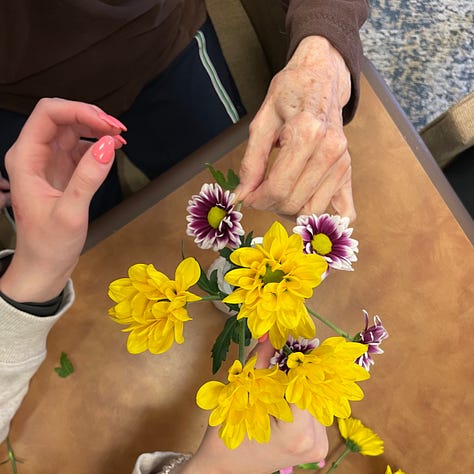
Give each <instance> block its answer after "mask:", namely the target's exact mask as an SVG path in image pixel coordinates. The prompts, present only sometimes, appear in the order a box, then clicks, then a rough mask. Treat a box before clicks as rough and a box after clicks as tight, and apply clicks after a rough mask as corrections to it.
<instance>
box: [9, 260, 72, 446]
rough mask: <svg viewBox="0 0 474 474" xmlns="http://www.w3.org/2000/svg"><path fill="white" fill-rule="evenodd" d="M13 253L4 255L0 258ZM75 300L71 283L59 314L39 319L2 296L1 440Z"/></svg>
mask: <svg viewBox="0 0 474 474" xmlns="http://www.w3.org/2000/svg"><path fill="white" fill-rule="evenodd" d="M10 253H11V252H8V251H2V252H0V259H2V258H5V257H6V256H7V255H8V254H10ZM73 300H74V290H73V287H72V283H71V282H69V283H68V284H67V286H66V288H65V290H64V296H63V301H62V302H61V305H60V307H59V309H58V311H57V312H56V314H54V315H52V316H47V317H39V316H35V315H32V314H29V313H27V312H25V311H21V310H19V309H17V308H15V307H14V306H12V305H11V304H9V303H8V302H7V301H5V300H4V299H3V298H1V297H0V333H1V334H2V338H1V340H0V387H1V388H0V441H3V439H4V438H5V437H6V436H7V434H8V428H9V425H10V421H11V419H12V418H13V416H14V415H15V413H16V411H17V409H18V407H19V406H20V404H21V402H22V400H23V397H24V396H25V394H26V392H27V390H28V384H29V382H30V379H31V377H32V376H33V375H34V374H35V372H36V371H37V370H38V368H39V366H40V365H41V363H42V362H43V360H44V358H45V357H46V338H47V336H48V333H49V331H50V330H51V328H52V327H53V325H54V324H55V323H56V322H57V321H58V319H59V318H60V317H61V316H62V315H63V314H64V313H65V312H66V311H67V309H68V308H69V307H70V306H71V304H72V302H73Z"/></svg>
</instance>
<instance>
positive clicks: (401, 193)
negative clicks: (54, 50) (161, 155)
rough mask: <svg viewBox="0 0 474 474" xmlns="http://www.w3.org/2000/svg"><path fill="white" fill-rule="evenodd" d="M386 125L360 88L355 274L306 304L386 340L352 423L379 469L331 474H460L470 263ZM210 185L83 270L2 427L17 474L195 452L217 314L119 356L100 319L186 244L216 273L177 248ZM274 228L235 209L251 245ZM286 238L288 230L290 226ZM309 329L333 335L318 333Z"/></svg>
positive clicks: (104, 468) (468, 397)
mask: <svg viewBox="0 0 474 474" xmlns="http://www.w3.org/2000/svg"><path fill="white" fill-rule="evenodd" d="M370 74H371V73H370V70H369V71H368V73H367V74H366V77H367V76H368V77H369V79H370ZM394 114H395V115H396V111H395V112H393V111H391V112H390V113H389V111H387V109H386V107H384V105H383V103H382V102H381V100H380V98H379V97H378V96H377V94H376V93H375V92H374V88H373V87H372V86H371V85H370V83H369V82H368V81H367V79H366V78H363V81H362V96H361V104H360V108H359V111H358V114H357V117H356V118H355V119H354V121H353V122H352V123H351V124H350V125H349V126H348V127H347V135H348V139H349V143H350V151H351V155H352V157H353V170H354V193H355V199H356V206H357V209H358V219H357V221H356V222H355V224H354V227H355V230H354V237H355V238H357V239H358V240H359V242H360V244H359V245H360V254H359V262H357V263H356V265H355V272H338V273H332V274H331V275H330V277H329V278H328V280H327V281H325V282H324V283H323V284H322V286H321V287H320V288H319V289H317V290H316V292H315V296H314V298H313V301H312V303H311V304H312V307H313V308H314V309H316V310H318V311H319V312H320V313H321V314H326V315H328V316H330V317H331V318H332V319H333V320H334V322H336V323H339V324H340V325H341V326H343V327H344V328H346V329H347V330H348V331H349V332H350V333H354V332H356V331H358V330H360V329H361V328H362V313H361V310H362V309H363V308H365V309H367V310H368V311H369V314H370V315H371V316H372V315H374V314H379V315H380V316H381V317H382V319H383V322H384V325H385V326H386V327H387V329H388V330H389V332H390V338H389V339H388V340H387V341H385V343H384V346H383V348H384V349H385V354H384V355H382V356H379V357H378V358H377V360H376V365H375V367H374V368H373V369H372V372H371V373H372V376H373V378H372V379H371V380H369V381H367V382H363V383H362V387H363V388H364V391H365V394H366V396H365V399H364V400H363V401H361V402H357V403H354V404H353V410H354V415H355V416H357V417H360V418H361V419H362V420H363V421H364V422H365V423H366V424H367V425H369V426H371V427H372V428H373V429H374V430H375V431H377V432H378V433H379V434H380V435H381V437H382V438H383V439H384V440H385V454H384V455H382V456H380V457H378V458H364V457H362V456H357V455H351V456H349V458H348V460H346V461H344V462H343V463H342V464H341V466H340V467H339V469H338V471H337V472H338V473H340V474H344V473H359V472H360V473H368V474H371V473H373V474H376V473H377V474H379V473H382V474H383V473H384V472H385V466H386V464H387V463H390V464H391V465H392V467H396V466H398V467H401V468H403V469H404V470H405V471H406V472H407V473H408V474H415V473H417V474H420V473H428V472H440V473H441V472H445V473H448V472H449V473H452V472H456V473H470V472H472V471H473V468H474V449H473V448H472V446H473V445H474V434H473V430H472V413H473V410H474V393H473V391H472V390H471V387H472V380H473V378H474V364H473V362H472V354H473V351H472V347H471V344H470V340H469V339H468V336H470V335H471V334H473V332H474V324H473V321H474V318H473V316H474V258H473V257H474V251H473V247H472V244H471V242H470V241H469V239H468V237H467V235H466V234H465V232H464V231H463V229H462V228H461V226H460V224H459V223H458V221H457V220H456V219H455V218H454V217H453V214H452V212H451V210H450V208H449V207H448V206H447V205H446V203H445V201H444V200H443V198H442V197H441V195H440V194H439V192H438V190H437V189H436V187H435V186H434V185H433V183H432V181H431V180H430V178H429V177H428V175H427V174H426V172H425V171H424V169H423V167H422V165H421V164H420V162H419V161H418V160H417V159H416V157H415V154H414V152H413V149H412V147H411V146H409V144H408V143H407V140H406V139H405V138H404V136H403V135H402V133H401V132H400V129H399V127H397V125H396V124H395V123H394V121H393V119H392V118H391V115H392V116H394ZM243 150H244V144H243V145H240V146H238V147H237V148H235V149H233V150H232V151H231V152H230V153H228V154H227V155H226V156H224V157H223V158H222V159H221V160H219V161H218V162H217V164H216V166H217V167H219V168H220V169H223V170H226V169H227V168H228V167H230V166H232V167H233V168H234V169H237V168H238V162H239V159H240V157H241V156H242V153H243ZM204 161H207V159H206V157H204V158H203V159H202V162H204ZM208 181H211V178H210V175H209V173H208V172H207V171H206V170H204V171H202V172H200V173H199V174H197V175H196V176H194V177H192V178H191V179H189V180H188V181H187V182H186V183H185V184H184V185H183V186H181V187H179V188H178V189H176V191H175V192H172V193H171V194H169V195H167V196H166V197H164V198H163V199H161V201H160V202H158V203H157V204H156V205H154V206H152V207H151V208H150V209H148V210H147V211H145V212H143V213H142V214H141V215H139V216H138V217H137V218H136V219H134V220H133V221H132V222H130V223H129V224H127V225H125V226H124V227H123V228H121V229H120V230H118V231H117V232H115V233H113V234H112V235H111V236H109V237H108V238H106V239H105V240H103V241H101V242H100V243H98V244H97V245H95V246H94V247H92V248H90V249H89V250H88V251H87V252H86V253H85V254H84V255H83V256H82V257H81V260H80V262H79V265H78V267H77V269H76V271H75V273H74V281H75V287H76V291H77V301H76V303H75V305H74V307H73V308H72V309H71V310H70V311H69V313H68V314H67V315H66V316H65V317H64V318H63V320H62V321H60V323H59V324H58V325H57V326H56V327H55V328H54V329H53V331H52V333H51V335H50V338H49V341H48V350H49V355H48V358H47V360H46V361H45V363H44V364H43V366H42V368H41V369H40V371H39V373H38V374H37V375H36V376H35V377H34V379H33V381H32V383H31V388H30V391H29V393H28V395H27V397H26V399H25V401H24V403H23V405H22V407H21V409H20V411H19V412H18V414H17V416H16V417H15V419H14V421H13V425H12V431H11V434H10V438H11V441H12V443H13V446H14V449H15V451H16V454H17V456H18V457H20V458H22V459H23V460H24V463H23V464H20V466H19V472H20V473H21V474H33V473H34V474H43V473H45V474H46V473H48V474H51V473H58V472H67V473H68V474H75V473H78V474H79V473H81V474H82V473H101V474H106V473H114V474H118V473H129V472H131V470H132V466H133V464H134V461H135V458H136V457H137V455H138V454H140V453H141V452H146V451H153V450H177V451H193V450H195V449H196V448H197V445H198V442H199V440H200V437H201V435H202V433H203V431H204V430H205V427H206V423H207V416H208V415H207V413H206V412H203V411H201V410H200V409H199V408H198V407H197V406H196V405H195V403H194V397H195V393H196V391H197V389H198V387H199V386H200V385H201V384H202V383H203V382H204V381H206V380H209V379H210V378H211V369H210V358H209V351H210V348H211V346H212V343H213V341H214V338H215V336H216V335H217V334H218V332H219V331H220V329H221V327H222V324H223V316H222V314H221V313H219V312H218V311H217V310H215V309H214V308H213V306H212V305H211V304H210V303H209V304H208V303H203V304H200V305H194V306H193V307H192V309H191V312H192V315H193V318H194V321H192V322H190V323H189V324H188V325H187V326H186V327H185V338H186V342H185V344H184V345H183V346H174V347H173V348H172V350H171V351H169V352H168V353H166V354H164V355H160V356H154V355H151V354H141V355H130V354H128V353H127V351H126V348H125V340H126V335H125V334H123V333H121V332H120V327H119V326H118V325H117V324H115V323H114V322H112V321H111V320H110V319H109V318H108V316H107V308H108V307H110V306H111V302H110V301H109V299H108V297H107V295H106V291H107V287H108V284H109V282H110V281H111V280H113V279H115V278H118V277H121V276H123V275H125V274H126V271H127V268H128V267H129V266H130V265H131V264H133V263H137V262H146V263H154V264H155V266H157V267H158V268H159V269H160V270H162V271H164V272H165V273H167V274H168V275H170V276H171V275H173V273H174V269H175V267H176V265H177V263H178V262H179V260H180V255H181V241H183V242H184V252H185V254H186V255H194V256H196V257H198V259H199V260H200V262H201V263H202V264H203V265H207V264H209V263H210V262H211V261H212V259H213V258H214V255H213V254H212V252H202V251H198V250H197V248H196V247H195V246H194V244H193V242H192V239H191V238H189V237H186V235H185V227H186V223H185V214H186V211H185V208H186V204H187V201H188V199H189V197H190V196H191V194H194V193H196V192H198V191H199V189H200V186H201V184H202V183H203V182H208ZM274 218H275V216H273V215H271V214H265V213H255V212H251V211H249V210H246V211H245V219H244V225H245V228H246V229H247V230H250V229H253V230H254V231H255V234H256V235H258V234H262V233H263V232H264V231H265V230H266V229H267V228H268V226H269V225H270V223H271V222H272V221H273V220H274ZM461 220H462V219H461ZM466 222H468V221H466ZM284 224H285V225H286V226H287V228H288V229H291V227H292V222H290V221H284ZM468 226H469V222H468ZM469 231H470V228H469V229H468V233H469ZM318 330H319V336H320V337H324V336H326V335H329V333H328V332H327V331H326V330H324V329H323V328H322V327H321V325H320V324H319V325H318ZM62 351H65V352H66V353H67V354H68V355H69V357H70V359H71V360H72V362H73V363H74V365H75V367H76V372H75V373H74V374H73V375H72V376H70V377H68V378H66V379H61V378H59V377H58V376H57V374H56V373H55V372H54V367H56V366H57V365H58V362H59V356H60V353H61V352H62ZM220 376H221V377H222V378H223V377H224V376H225V373H224V371H222V372H221V373H220ZM330 437H331V439H332V440H333V443H332V446H331V451H330V452H331V453H334V452H336V451H337V452H339V450H340V449H341V443H340V441H339V439H338V437H337V433H336V432H335V430H334V429H331V430H330ZM3 455H4V447H2V448H1V450H0V456H3ZM6 472H10V469H9V467H8V466H7V465H2V466H0V473H6Z"/></svg>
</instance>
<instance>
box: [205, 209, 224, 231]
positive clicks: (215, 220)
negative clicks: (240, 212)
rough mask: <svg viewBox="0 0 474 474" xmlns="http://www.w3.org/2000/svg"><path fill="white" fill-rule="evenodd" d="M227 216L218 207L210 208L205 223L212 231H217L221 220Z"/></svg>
mask: <svg viewBox="0 0 474 474" xmlns="http://www.w3.org/2000/svg"><path fill="white" fill-rule="evenodd" d="M226 215H227V212H225V210H224V209H222V208H221V207H218V206H214V207H211V210H210V211H209V212H208V213H207V222H209V225H210V226H211V227H212V228H213V229H217V228H218V227H219V224H220V223H221V221H222V219H224V217H225V216H226Z"/></svg>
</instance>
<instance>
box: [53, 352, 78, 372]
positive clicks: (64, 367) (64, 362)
mask: <svg viewBox="0 0 474 474" xmlns="http://www.w3.org/2000/svg"><path fill="white" fill-rule="evenodd" d="M59 363H60V364H61V367H55V368H54V370H55V371H56V373H57V374H58V375H59V376H60V377H63V378H65V377H67V376H69V375H71V374H72V373H73V372H74V367H73V365H72V363H71V361H70V360H69V358H68V356H67V354H66V353H65V352H61V357H60V358H59Z"/></svg>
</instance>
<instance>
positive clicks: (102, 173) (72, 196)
mask: <svg viewBox="0 0 474 474" xmlns="http://www.w3.org/2000/svg"><path fill="white" fill-rule="evenodd" d="M116 144H117V142H116V141H115V140H114V138H113V137H111V136H110V135H105V136H103V137H102V138H101V139H100V140H98V141H97V142H96V143H94V145H93V146H89V148H88V149H87V151H86V152H85V153H84V155H83V156H82V158H81V159H80V160H79V162H78V164H77V167H76V169H75V170H74V173H73V174H72V176H71V179H70V180H69V183H68V185H67V187H66V189H65V190H64V193H63V201H64V205H66V206H67V208H68V209H69V210H70V211H71V212H77V213H80V212H84V211H86V212H87V211H88V209H89V205H90V202H91V199H92V197H93V196H94V194H95V192H96V191H97V190H98V189H99V187H100V185H101V184H102V183H103V182H104V180H105V178H106V177H107V175H108V173H109V171H110V168H111V167H112V164H113V160H114V156H115V147H116Z"/></svg>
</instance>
